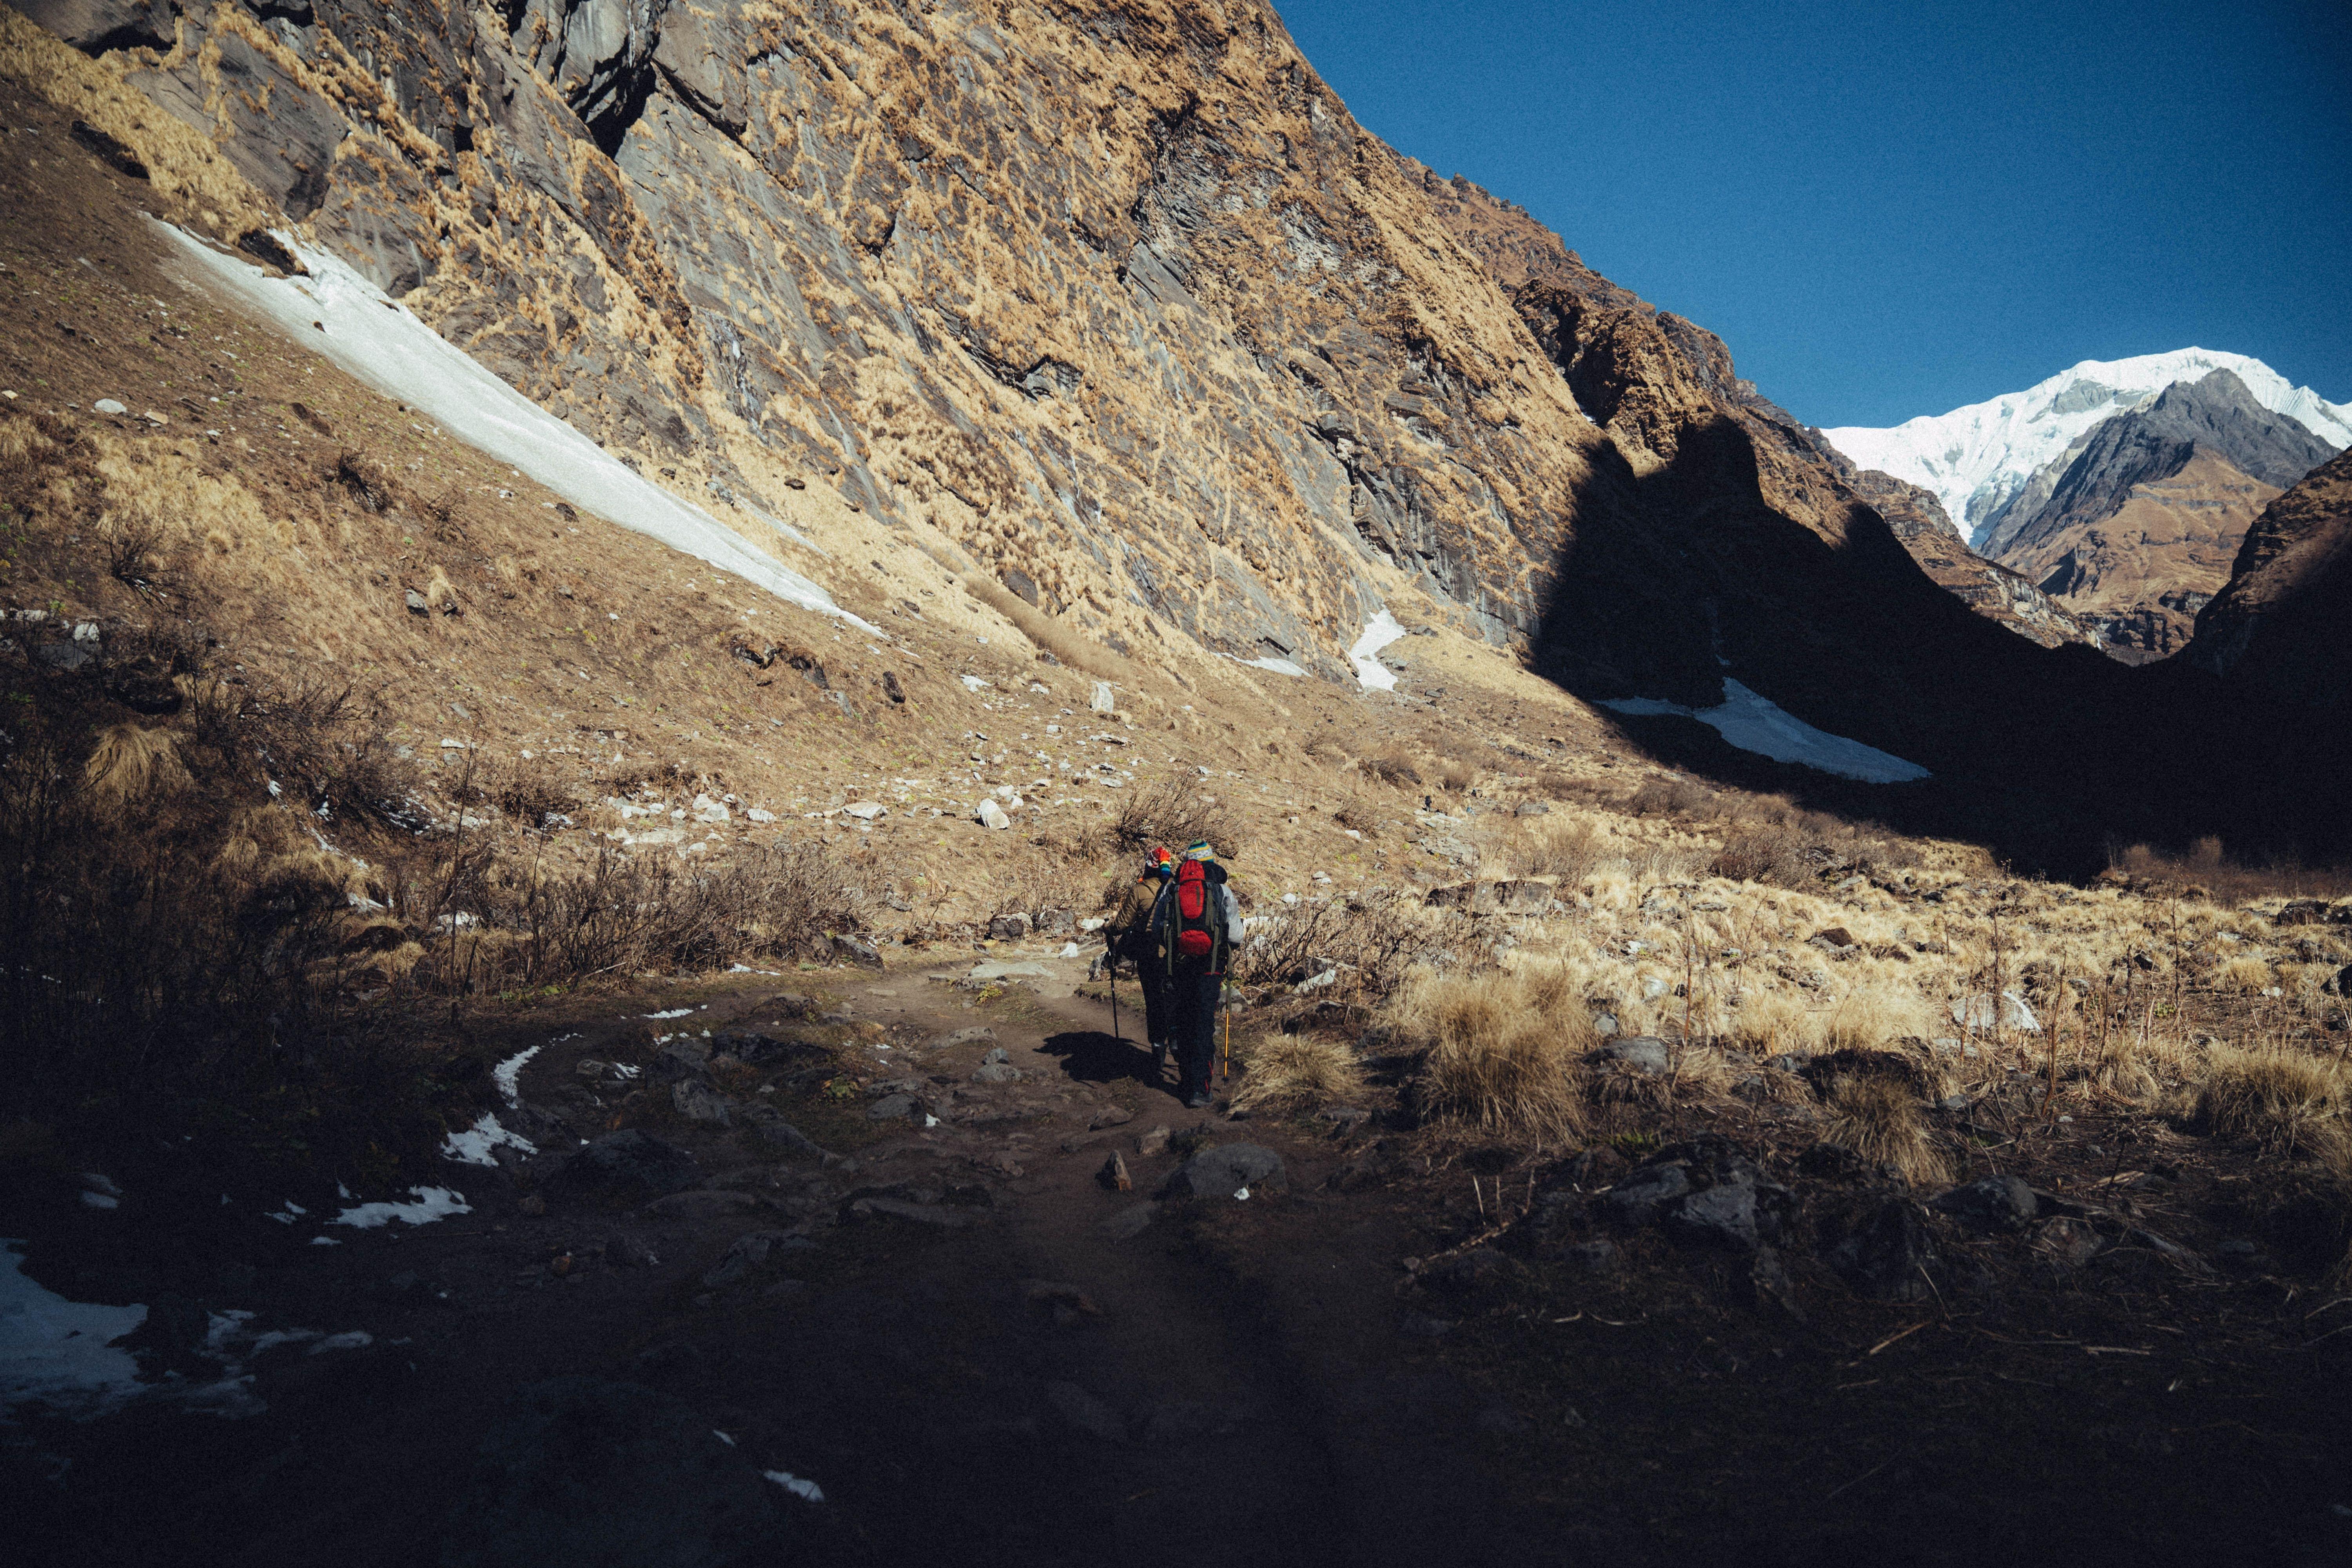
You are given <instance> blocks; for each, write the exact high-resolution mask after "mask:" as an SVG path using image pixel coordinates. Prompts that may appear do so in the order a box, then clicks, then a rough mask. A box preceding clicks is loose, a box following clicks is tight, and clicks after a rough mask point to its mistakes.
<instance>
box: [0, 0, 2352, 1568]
mask: <svg viewBox="0 0 2352 1568" xmlns="http://www.w3.org/2000/svg"><path fill="white" fill-rule="evenodd" d="M0 127H4V128H5V136H6V138H7V142H6V145H7V149H8V152H9V154H10V155H9V157H8V158H7V159H6V160H5V161H0V523H5V534H0V540H4V541H5V545H4V546H0V616H5V621H0V950H5V952H6V954H7V955H8V962H7V963H6V964H5V976H0V1044H5V1049H6V1050H7V1052H8V1053H9V1055H8V1058H7V1067H8V1070H7V1073H6V1075H5V1079H0V1081H5V1084H6V1085H7V1089H6V1099H5V1103H0V1175H5V1180H0V1237H5V1238H6V1242H5V1272H0V1478H5V1488H6V1491H7V1495H8V1497H9V1499H10V1518H11V1521H12V1528H13V1529H14V1531H15V1536H14V1539H17V1540H20V1541H24V1542H33V1543H36V1545H37V1551H38V1552H39V1555H40V1556H41V1557H42V1560H45V1561H47V1560H57V1561H77V1562H91V1563H117V1562H120V1563H133V1562H138V1563H152V1562H156V1561H167V1562H168V1561H197V1560H209V1561H221V1562H236V1563H280V1562H284V1563H294V1562H304V1563H309V1562H315V1561H318V1560H320V1558H321V1557H329V1556H331V1557H333V1558H336V1559H338V1560H341V1561H349V1562H353V1563H376V1562H382V1563H418V1562H425V1563H444V1564H473V1563H482V1564H488V1563H499V1564H534V1563H551V1564H552V1563H564V1564H567V1565H573V1568H576V1565H578V1564H582V1563H630V1564H633V1565H634V1564H652V1563H678V1564H681V1565H683V1564H688V1563H692V1564H698V1565H718V1564H744V1565H749V1564H760V1563H868V1562H871V1563H885V1562H888V1563H908V1562H915V1563H929V1562H938V1563H1000V1562H1001V1563H1060V1562H1077V1561H1081V1560H1083V1561H1089V1562H1095V1561H1102V1560H1105V1559H1115V1560H1120V1561H1132V1562H1140V1563H1160V1562H1168V1563H1176V1562H1197V1561H1201V1560H1202V1559H1204V1558H1214V1559H1216V1560H1220V1561H1234V1562H1265V1563H1302V1562H1305V1563H1315V1562H1324V1561H1330V1562H1335V1563H1337V1562H1348V1563H1388V1562H1397V1563H1404V1562H1415V1563H1423V1562H1429V1561H1432V1560H1452V1559H1454V1558H1457V1557H1461V1556H1463V1555H1465V1552H1467V1553H1470V1554H1473V1555H1475V1556H1476V1558H1477V1559H1478V1560H1480V1561H1490V1562H1496V1563H1554V1562H1563V1561H1582V1560H1585V1559H1587V1558H1593V1557H1601V1556H1606V1557H1608V1558H1610V1559H1611V1560H1613V1561H1623V1562H1629V1563H1653V1562H1654V1563H1666V1562H1676V1563H1682V1562H1689V1561H1692V1560H1698V1561H1715V1560H1722V1561H1725V1562H1740V1563H1755V1562H1765V1563H1771V1562H1783V1561H1785V1562H1791V1563H1794V1562H1821V1561H1842V1560H1845V1559H1847V1558H1858V1557H1860V1556H1862V1555H1864V1554H1868V1555H1870V1556H1873V1557H1886V1558H1891V1559H1895V1560H1899V1561H1917V1562H1927V1563H1974V1562H1982V1561H1987V1560H1989V1559H1992V1558H1996V1557H2011V1558H2014V1557H2017V1556H2020V1555H2031V1556H2035V1557H2040V1556H2050V1555H2056V1554H2060V1553H2063V1554H2065V1555H2069V1556H2072V1557H2076V1558H2081V1559H2084V1560H2088V1561H2104V1560H2108V1559H2116V1560H2121V1559H2124V1558H2130V1559H2132V1560H2135V1561H2145V1560H2147V1559H2149V1558H2152V1557H2154V1558H2161V1557H2165V1556H2168V1555H2179V1554H2182V1553H2185V1552H2202V1553H2205V1554H2208V1555H2212V1556H2217V1557H2228V1558H2234V1557H2240V1556H2247V1555H2252V1554H2255V1553H2259V1554H2261V1555H2263V1556H2264V1557H2266V1558H2270V1559H2275V1560H2279V1561H2283V1562H2287V1563H2305V1562H2309V1563H2319V1562H2325V1561H2332V1560H2335V1559H2336V1557H2338V1556H2340V1555H2341V1553H2342V1552H2343V1550H2344V1548H2345V1545H2346V1543H2347V1541H2352V1496H2341V1495H2339V1494H2338V1491H2337V1489H2336V1488H2337V1483H2338V1481H2339V1479H2340V1478H2341V1476H2342V1475H2343V1474H2344V1469H2345V1460H2346V1457H2347V1456H2346V1455H2345V1453H2344V1441H2343V1437H2342V1432H2341V1426H2342V1424H2341V1422H2340V1421H2339V1420H2337V1419H2336V1411H2337V1410H2338V1409H2340V1407H2341V1405H2342V1401H2343V1398H2344V1396H2345V1392H2346V1380H2347V1374H2352V1362H2347V1356H2352V1338H2347V1337H2345V1336H2343V1335H2342V1334H2340V1333H2339V1332H2338V1330H2339V1329H2340V1327H2341V1326H2342V1325H2341V1323H2340V1321H2339V1319H2340V1318H2341V1317H2342V1315H2343V1312H2344V1310H2345V1303H2344V1300H2342V1298H2343V1297H2344V1296H2345V1286H2346V1282H2347V1279H2352V1272H2347V1271H2352V1069H2347V1066H2346V1061H2345V1058H2346V1048H2345V1046H2346V1041H2347V1039H2352V1033H2347V1030H2352V1012H2347V1008H2352V995H2347V992H2352V873H2347V871H2346V870H2344V869H2343V868H2344V867H2346V866H2347V865H2352V835H2347V831H2346V825H2347V823H2352V813H2347V805H2352V802H2347V783H2346V781H2347V777H2348V776H2352V775H2348V774H2347V772H2346V770H2345V768H2344V766H2343V763H2344V762H2345V760H2346V744H2345V741H2346V736H2347V733H2352V729H2347V726H2346V725H2345V724H2344V723H2343V722H2342V720H2343V718H2344V716H2345V711H2346V710H2345V703H2346V700H2347V699H2346V696H2345V693H2346V691H2347V680H2346V672H2345V669H2344V665H2343V657H2342V647H2341V638H2340V637H2339V636H2337V635H2336V632H2337V628H2340V626H2341V625H2342V624H2343V621H2342V616H2343V615H2344V614H2345V613H2346V610H2347V605H2346V603H2345V595H2346V593H2347V584H2352V579H2347V574H2346V571H2345V569H2344V565H2345V560H2346V555H2345V552H2344V549H2343V543H2344V539H2345V537H2346V518H2347V515H2352V513H2347V496H2352V476H2347V468H2346V464H2347V460H2352V459H2348V458H2347V456H2345V455H2343V454H2342V453H2341V450H2340V444H2341V443H2342V442H2343V441H2345V440H2347V439H2352V426H2345V425H2343V424H2342V423H2341V416H2343V414H2344V411H2343V410H2342V409H2341V408H2339V407H2337V406H2336V405H2328V404H2326V403H2325V402H2324V401H2322V400H2319V399H2318V398H2317V397H2316V395H2313V394H2310V393H2308V392H2307V391H2305V390H2304V389H2298V388H2293V387H2291V386H2289V385H2288V384H2286V383H2285V381H2284V378H2280V377H2277V376H2276V375H2274V374H2272V373H2270V372H2268V371H2267V370H2266V369H2265V368H2263V367H2262V366H2261V365H2260V362H2258V361H2252V360H2247V359H2243V358H2242V357H2241V356H2234V355H2218V354H2206V353H2203V352H2202V351H2187V352H2185V353H2183V354H2179V355H2166V356H2153V359H2154V360H2155V361H2160V362H2162V363H2160V364H2159V363H2150V364H2147V365H2141V364H2138V363H2137V362H2124V364H2123V365H2122V366H2120V367H2118V366H2114V365H2109V366H2100V365H2094V364H2084V365H2081V366H2077V367H2075V370H2074V371H2073V372H2070V373H2068V374H2067V375H2066V376H2063V377H2061V378H2058V380H2057V382H2055V383H2045V384H2043V385H2042V386H2041V387H2037V388H2035V389H2034V390H2033V392H2032V393H2031V394H2028V395H2021V397H2022V398H2023V399H2024V401H2023V402H2020V401H2019V400H2017V399H2003V400H1997V402H1998V405H1999V406H1998V407H1994V406H1993V405H1987V407H1985V408H1979V409H1962V410H1959V411H1958V412H1957V413H1956V414H1954V415H1950V416H1943V418H1942V420H1940V421H1937V420H1929V421H1926V422H1924V423H1923V422H1922V421H1913V422H1912V423H1911V424H1910V425H1906V426H1901V427H1899V428H1898V429H1897V430H1895V431H1892V432H1888V431H1880V432H1862V433H1856V432H1853V431H1844V430H1828V431H1824V430H1817V429H1813V428H1811V427H1810V426H1806V425H1805V424H1804V423H1803V422H1801V420H1799V419H1798V418H1796V417H1795V416H1792V415H1790V413H1788V412H1787V410H1785V409H1783V408H1781V407H1780V405H1777V404H1775V403H1774V402H1772V401H1771V400H1770V399H1769V397H1768V396H1766V395H1765V394H1764V393H1763V392H1762V391H1759V388H1758V387H1757V386H1756V385H1754V384H1752V383H1750V382H1749V381H1748V380H1745V379H1743V378H1742V377H1741V376H1740V375H1739V374H1738V372H1737V371H1736V370H1735V368H1734V365H1733V363H1732V360H1731V356H1730V353H1729V352H1728V350H1727V348H1726V347H1725V345H1724V343H1723V342H1722V341H1721V340H1720V339H1718V338H1717V337H1716V336H1715V335H1714V334H1713V333H1712V332H1710V331H1707V330H1706V328H1704V327H1702V326H1700V325H1698V324H1696V323H1695V322H1693V321H1688V320H1686V319H1685V318H1684V317H1682V316H1680V315H1678V314H1675V312H1674V311H1672V310H1665V309H1661V308H1660V307H1658V306H1656V305H1654V304H1652V303H1650V302H1649V301H1647V300H1643V299H1642V298H1640V297H1639V296H1637V295H1636V294H1634V293H1633V292H1632V291H1631V290H1628V289H1623V288H1622V287H1620V286H1619V285H1618V284H1616V283H1613V282H1612V281H1611V280H1610V279H1607V278H1604V277H1602V276H1601V274H1600V273H1598V272H1596V271H1594V270H1593V269H1592V268H1590V267H1588V266H1587V265H1586V264H1585V262H1584V261H1583V259H1582V258H1581V257H1580V255H1579V254H1578V252H1576V251H1575V250H1572V249H1570V247H1569V245H1568V243H1567V241H1566V240H1565V239H1564V238H1563V237H1561V236H1559V235H1558V234H1555V233H1553V232H1552V231H1551V230H1549V229H1548V228H1546V227H1544V226H1542V225H1541V224H1540V223H1538V221H1537V220H1536V219H1534V218H1533V217H1532V216H1530V215H1529V214H1528V213H1527V212H1526V211H1525V210H1524V209H1523V208H1520V207H1518V206H1517V205H1515V204H1513V203H1511V202H1509V201H1507V200H1505V199H1503V198H1500V197H1498V196H1496V195H1493V194H1492V193H1490V192H1488V191H1486V190H1485V189H1483V188H1481V187H1480V186H1478V185H1476V184H1473V183H1472V182H1471V181H1469V180H1468V179H1466V178H1465V177H1463V176H1460V175H1455V176H1453V177H1451V178H1447V177H1444V176H1441V175H1440V174H1438V173H1437V172H1436V171H1434V170H1433V169H1431V168H1429V167H1427V166H1426V165H1423V164H1422V163H1419V162H1417V161H1416V160H1414V159H1412V158H1411V157H1408V156H1405V155H1403V154H1402V153H1398V152H1397V151H1396V150H1394V149H1392V148H1391V147H1389V146H1387V145H1386V144H1385V143H1383V142H1381V141H1380V140H1379V139H1378V138H1376V137H1374V136H1373V135H1372V134H1371V133H1370V132H1367V131H1365V130H1364V129H1363V128H1362V127H1361V126H1360V125H1358V124H1357V123H1356V122H1355V121H1354V120H1353V119H1352V118H1351V117H1350V116H1349V112H1348V110H1347V109H1346V107H1345V105H1343V104H1342V103H1341V102H1340V101H1339V98H1338V97H1337V95H1336V94H1334V93H1333V92H1332V91H1331V89H1329V88H1328V86H1327V85H1326V84H1325V83H1324V82H1323V81H1322V80H1321V79H1319V78H1318V76H1317V74H1316V72H1315V71H1314V69H1313V68H1311V67H1310V66H1309V64H1308V63H1307V60H1306V59H1305V58H1303V57H1302V56H1301V55H1300V53H1299V51H1298V50H1297V47H1296V46H1295V45H1293V44H1292V43H1291V41H1290V39H1289V36H1288V34H1287V32H1286V30H1285V28H1284V26H1283V24H1282V22H1281V20H1280V18H1279V17H1278V16H1276V14H1275V13H1274V12H1273V11H1272V10H1270V9H1268V8H1265V7H1264V6H1261V5H1241V6H1218V5H1190V4H1166V5H1162V4H1151V3H1143V0H1112V3H1107V4H1102V5H1082V6H1078V7H1076V8H1071V7H1066V6H1065V7H1032V6H1024V5H1009V6H997V7H992V8H991V7H971V6H964V5H956V4H946V3H942V4H940V5H916V6H900V5H886V4H881V3H878V0H877V3H875V4H871V5H842V6H801V5H764V4H763V5H734V4H730V3H721V0H674V3H672V4H669V5H638V6H631V7H624V6H618V5H600V4H596V3H594V0H589V3H586V4H565V3H564V0H530V4H529V5H521V6H519V7H513V8H509V10H508V11H505V12H491V11H466V10H463V9H461V8H457V7H454V6H449V5H441V4H438V3H436V0H400V3H399V4H396V5H376V6H361V5H344V4H341V0H332V3H327V0H314V4H312V5H307V6H303V7H299V8H295V7H284V6H258V7H248V6H244V5H236V4H232V3H222V4H217V5H212V6H211V7H209V8H205V7H203V6H198V5H189V4H174V3H173V0H156V3H154V4H139V5H129V4H124V3H122V0H76V3H75V4H70V5H68V4H60V3H58V0H23V3H22V5H21V9H17V10H10V9H0ZM2159 377H2160V378H2161V379H2158V378H2159ZM2103 378H2104V379H2103ZM1962 416H1967V417H1966V418H1965V419H1963V417H1962ZM2331 419H2335V420H2337V421H2338V422H2337V423H2336V424H2330V423H2329V421H2330V420H2331ZM1930 427H1932V428H1930ZM1906 432H1908V433H1909V434H1908V435H1906V434H1905V433H1906ZM1867 437H1885V438H1886V439H1885V440H1881V441H1880V442H1878V444H1876V445H1873V444H1872V442H1871V441H1870V440H1869V439H1867ZM1896 437H1901V438H1900V439H1896ZM1948 450H1953V451H1958V452H1960V453H1961V458H1954V459H1953V460H1951V461H1949V462H1947V461H1945V460H1944V458H1942V457H1941V456H1940V455H1939V454H1942V453H1944V452H1946V451H1948ZM1929 456H1934V457H1935V461H1934V462H1933V463H1930V462H1928V461H1927V457H1929ZM2306 458H2308V459H2309V462H2308V465H2307V466H2306V467H2298V465H2305V459H2306ZM1971 541H1973V543H1972V542H1971ZM1980 552H1981V553H1980ZM1196 840H1197V841H1202V842H1204V843H1205V844H1206V845H1208V846H1209V847H1211V848H1212V849H1213V853H1214V856H1215V858H1217V859H1218V860H1219V861H1221V862H1222V863H1223V864H1224V865H1225V866H1227V867H1228V868H1229V869H1230V875H1231V879H1232V886H1233V887H1234V890H1235V892H1236V896H1237V900H1238V902H1239V904H1240V907H1241V909H1242V911H1243V916H1244V931H1243V933H1242V935H1241V936H1240V937H1239V938H1238V939H1237V941H1236V943H1235V946H1234V952H1233V961H1232V969H1231V973H1230V974H1229V976H1228V977H1227V984H1225V986H1224V987H1223V989H1222V990H1221V992H1220V993H1219V1001H1220V1005H1219V1006H1218V1008H1217V1011H1216V1015H1215V1023H1214V1030H1215V1040H1216V1052H1217V1062H1218V1069H1217V1072H1216V1074H1215V1078H1214V1082H1213V1095H1212V1102H1211V1104H1210V1105H1209V1107H1208V1108H1207V1109H1205V1110H1202V1109H1188V1108H1187V1107H1186V1106H1185V1105H1184V1104H1183V1102H1182V1100H1181V1099H1180V1098H1179V1096H1178V1095H1177V1093H1176V1092H1175V1090H1176V1079H1175V1075H1174V1073H1173V1071H1172V1070H1171V1069H1167V1068H1162V1067H1161V1065H1160V1064H1159V1063H1157V1062H1156V1061H1155V1060H1154V1058H1153V1055H1152V1053H1151V1050H1150V1040H1149V1038H1148V1037H1147V1034H1146V1027H1145V1025H1144V1023H1143V1021H1142V1020H1141V1019H1140V1018H1139V1010H1140V1005H1141V996H1140V992H1139V978H1140V977H1139V974H1138V973H1137V972H1136V971H1135V969H1134V968H1133V967H1132V966H1128V967H1122V968H1113V967H1111V966H1108V965H1107V963H1105V960H1104V953H1105V946H1104V938H1103V935H1102V934H1101V932H1102V930H1103V927H1104V923H1105V921H1106V919H1107V918H1108V917H1109V916H1110V915H1111V914H1112V913H1113V911H1114V910H1115V909H1116V908H1117V906H1118V901H1119V899H1120V897H1121V895H1122V894H1123V893H1124V892H1125V891H1126V890H1127V889H1128V887H1129V884H1130V883H1132V882H1133V880H1134V879H1135V876H1136V874H1137V867H1138V863H1139V860H1140V859H1141V858H1142V857H1143V856H1144V855H1145V854H1146V852H1147V851H1149V850H1150V849H1151V848H1152V847H1154V846H1155V845H1165V846H1168V847H1171V848H1173V849H1174V850H1177V851H1179V852H1181V851H1183V850H1184V849H1185V847H1186V846H1188V845H1190V844H1192V843H1193V842H1195V841H1196Z"/></svg>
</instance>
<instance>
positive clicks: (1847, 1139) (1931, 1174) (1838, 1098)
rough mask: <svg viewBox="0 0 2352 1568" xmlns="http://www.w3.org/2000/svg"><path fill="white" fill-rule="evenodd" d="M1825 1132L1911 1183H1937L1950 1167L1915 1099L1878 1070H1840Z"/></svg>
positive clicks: (1948, 1174)
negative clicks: (1849, 1071) (1865, 1071)
mask: <svg viewBox="0 0 2352 1568" xmlns="http://www.w3.org/2000/svg"><path fill="white" fill-rule="evenodd" d="M1828 1100H1829V1121H1828V1124H1827V1126H1826V1127H1825V1128H1824V1130H1823V1131H1824V1134H1825V1136H1826V1137H1827V1138H1828V1140H1829V1141H1830V1142H1833V1143H1843V1144H1844V1145H1845V1146H1846V1147H1847V1148H1849V1149H1852V1150H1853V1152H1855V1153H1857V1154H1860V1155H1861V1156H1862V1157H1863V1158H1864V1159H1865V1160H1868V1161H1870V1162H1871V1163H1874V1164H1883V1165H1886V1166H1888V1167H1891V1168H1892V1169H1893V1170H1894V1171H1895V1173H1896V1174H1898V1175H1900V1176H1901V1177H1902V1178H1903V1180H1905V1181H1906V1182H1908V1183H1909V1184H1911V1185H1913V1186H1915V1187H1919V1186H1941V1185H1944V1184H1948V1182H1949V1181H1950V1180H1951V1167H1950V1166H1949V1164H1948V1163H1946V1161H1945V1159H1944V1156H1943V1155H1942V1153H1941V1152H1938V1151H1937V1148H1936V1144H1935V1140H1934V1138H1933V1136H1932V1135H1931V1134H1930V1132H1929V1131H1928V1129H1927V1121H1926V1120H1925V1118H1923V1117H1922V1116H1921V1114H1920V1110H1919V1100H1918V1097H1917V1095H1916V1092H1915V1091H1914V1090H1913V1089H1911V1087H1910V1086H1909V1085H1908V1084H1906V1083H1905V1082H1904V1081H1903V1080H1902V1079H1899V1078H1895V1077H1893V1076H1891V1075H1884V1074H1878V1073H1843V1074H1840V1075H1839V1076H1838V1077H1837V1078H1836V1079H1832V1081H1831V1084H1830V1091H1829V1096H1828Z"/></svg>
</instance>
